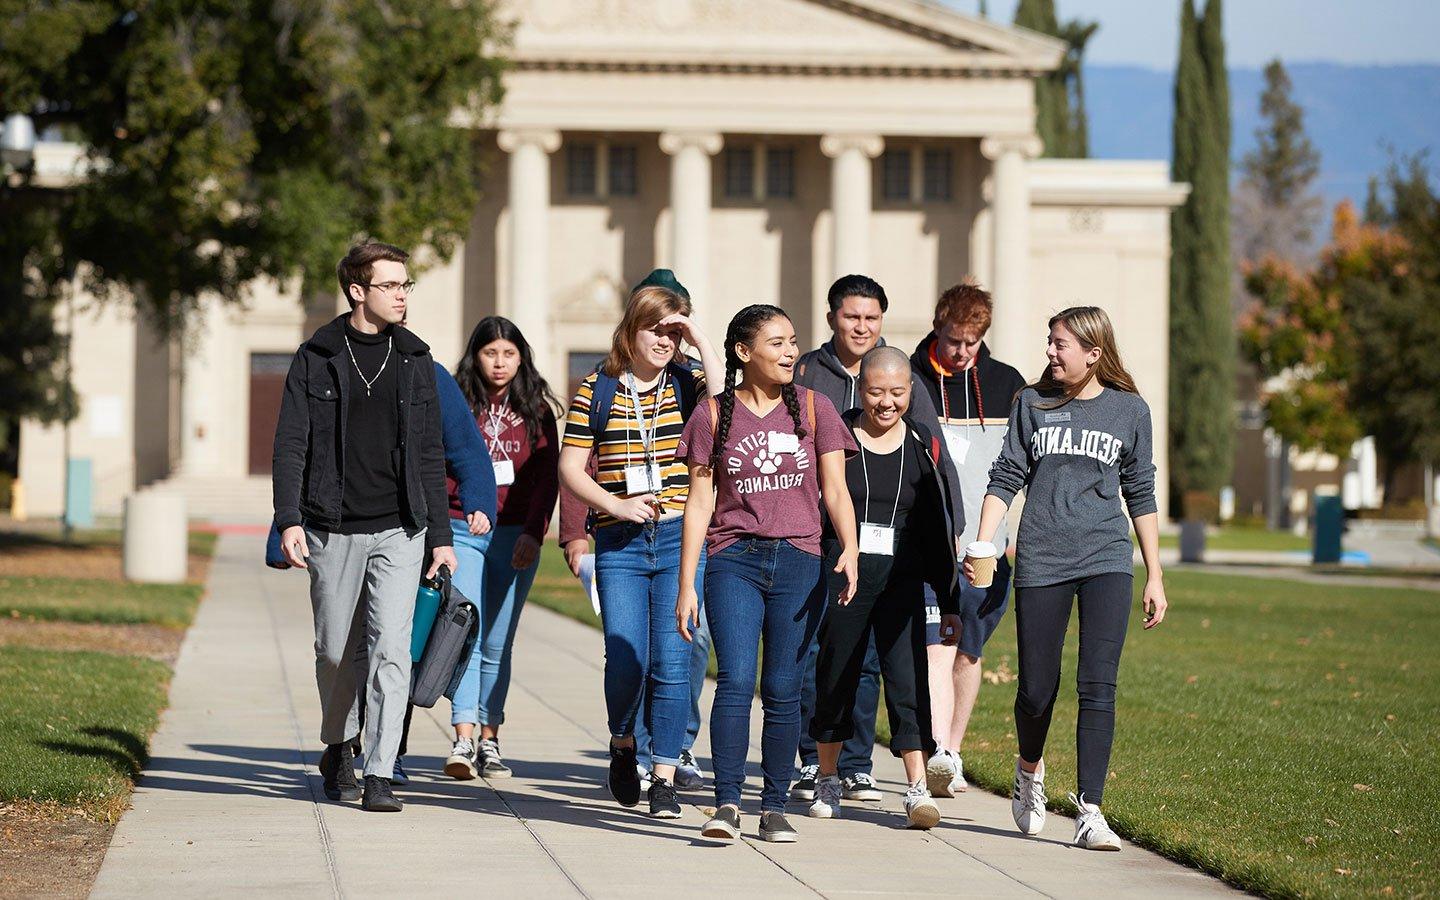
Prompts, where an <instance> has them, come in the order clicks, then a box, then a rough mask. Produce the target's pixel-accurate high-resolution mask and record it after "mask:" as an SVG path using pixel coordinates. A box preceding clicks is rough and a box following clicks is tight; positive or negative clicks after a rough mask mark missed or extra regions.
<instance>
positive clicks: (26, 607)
mask: <svg viewBox="0 0 1440 900" xmlns="http://www.w3.org/2000/svg"><path fill="white" fill-rule="evenodd" d="M202 593H204V588H203V587H202V586H201V585H198V584H129V583H126V582H122V581H113V580H109V579H103V578H56V577H45V578H32V577H12V578H6V577H0V615H4V616H13V617H22V618H34V619H39V620H42V621H63V622H99V623H102V624H107V625H142V624H152V625H167V626H171V627H175V628H183V627H185V626H187V625H189V624H190V620H191V618H192V617H193V616H194V615H195V607H196V605H197V604H199V602H200V595H201V594H202Z"/></svg>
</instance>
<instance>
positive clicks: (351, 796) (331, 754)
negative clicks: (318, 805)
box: [319, 741, 360, 801]
mask: <svg viewBox="0 0 1440 900" xmlns="http://www.w3.org/2000/svg"><path fill="white" fill-rule="evenodd" d="M353 749H354V748H353V746H352V745H351V743H350V742H349V741H346V742H345V743H343V744H331V745H329V746H328V747H326V748H325V752H324V753H322V754H320V765H319V768H320V777H321V778H322V779H324V787H325V796H326V797H328V798H330V799H331V800H351V801H353V800H359V799H360V783H359V782H357V781H356V780H355V755H354V753H353V752H352V751H353Z"/></svg>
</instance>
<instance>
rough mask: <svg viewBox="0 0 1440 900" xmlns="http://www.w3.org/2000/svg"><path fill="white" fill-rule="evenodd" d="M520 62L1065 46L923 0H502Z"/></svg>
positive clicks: (996, 63)
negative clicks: (510, 22)
mask: <svg viewBox="0 0 1440 900" xmlns="http://www.w3.org/2000/svg"><path fill="white" fill-rule="evenodd" d="M502 10H503V14H504V15H505V16H506V17H507V18H508V19H510V20H511V21H512V22H514V24H515V33H514V44H513V47H512V48H511V49H510V51H509V53H510V57H511V59H512V60H513V62H514V64H515V65H516V66H517V67H519V68H522V69H535V68H539V69H562V70H563V69H572V70H573V69H591V70H611V71H614V70H620V71H647V70H659V71H675V70H683V71H697V70H715V71H726V72H744V71H781V72H785V71H789V72H797V73H800V72H813V71H836V72H842V73H859V72H867V71H900V72H919V73H926V74H971V73H985V72H998V73H1004V74H1007V75H1008V74H1029V73H1037V72H1044V71H1048V70H1051V69H1054V68H1055V67H1056V66H1057V65H1058V64H1059V61H1060V58H1061V56H1062V54H1063V52H1064V47H1063V45H1062V44H1060V43H1059V42H1058V41H1056V40H1054V39H1052V38H1049V37H1046V36H1043V35H1039V34H1035V33H1033V32H1029V31H1026V30H1024V29H1017V28H1012V27H1008V26H1004V25H999V24H996V23H993V22H989V21H987V20H984V19H978V18H975V17H971V16H965V15H961V14H959V13H956V12H955V11H953V10H951V9H948V8H946V7H943V6H940V5H938V4H936V3H933V2H926V0H505V2H504V3H503V4H502Z"/></svg>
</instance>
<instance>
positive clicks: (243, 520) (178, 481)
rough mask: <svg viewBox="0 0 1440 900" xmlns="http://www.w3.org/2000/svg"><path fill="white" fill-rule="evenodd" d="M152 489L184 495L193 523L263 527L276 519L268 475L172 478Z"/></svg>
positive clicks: (185, 476) (183, 476) (180, 476)
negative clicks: (255, 525)
mask: <svg viewBox="0 0 1440 900" xmlns="http://www.w3.org/2000/svg"><path fill="white" fill-rule="evenodd" d="M151 487H152V488H154V489H159V490H174V491H179V492H180V493H181V494H184V495H185V514H186V515H187V516H188V517H189V518H190V519H191V520H201V521H207V522H214V523H216V524H224V525H239V524H262V523H265V522H268V521H270V519H271V517H272V516H273V515H274V510H273V509H271V506H270V503H271V499H270V478H269V476H267V475H247V476H242V477H239V478H220V477H205V476H197V475H172V476H170V477H169V478H166V479H165V480H163V481H159V482H156V483H155V484H153V485H151Z"/></svg>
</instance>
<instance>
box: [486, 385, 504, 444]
mask: <svg viewBox="0 0 1440 900" xmlns="http://www.w3.org/2000/svg"><path fill="white" fill-rule="evenodd" d="M509 408H510V392H509V391H506V392H505V396H504V398H502V399H501V401H500V407H499V409H498V410H497V409H496V407H495V404H494V403H491V402H489V401H488V400H487V401H486V405H485V415H486V417H487V418H488V420H489V423H490V428H489V429H488V432H489V434H490V437H491V438H493V439H494V441H495V445H496V447H499V448H500V455H501V456H503V457H505V458H506V459H509V458H510V454H509V453H507V452H506V450H505V442H504V441H502V440H500V435H501V433H502V431H503V426H504V424H505V411H506V410H507V409H509ZM488 449H490V450H491V451H492V452H493V451H494V449H495V448H494V447H490V448H488Z"/></svg>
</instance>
